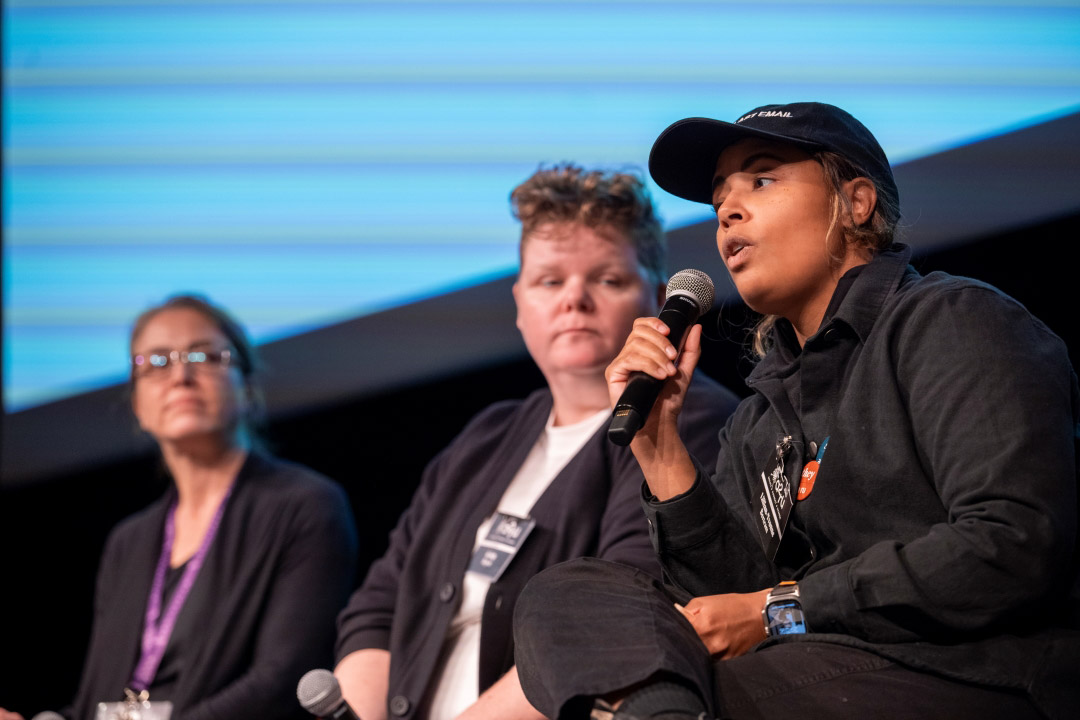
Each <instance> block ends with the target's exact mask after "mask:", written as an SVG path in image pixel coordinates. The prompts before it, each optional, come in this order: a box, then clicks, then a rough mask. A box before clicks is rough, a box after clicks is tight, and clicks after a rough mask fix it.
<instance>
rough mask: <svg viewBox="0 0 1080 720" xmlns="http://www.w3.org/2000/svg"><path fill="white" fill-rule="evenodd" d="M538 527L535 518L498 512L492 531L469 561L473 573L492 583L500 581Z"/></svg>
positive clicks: (492, 524) (490, 530)
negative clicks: (534, 529)
mask: <svg viewBox="0 0 1080 720" xmlns="http://www.w3.org/2000/svg"><path fill="white" fill-rule="evenodd" d="M534 527H536V520H534V519H532V518H519V517H515V516H514V515H509V514H507V513H495V518H494V520H493V521H492V523H491V528H490V529H489V530H488V532H487V535H485V536H484V538H483V539H482V540H481V541H480V543H479V544H478V545H477V546H476V550H475V551H474V552H473V556H472V560H470V561H469V572H472V573H476V574H478V575H483V576H484V577H486V578H488V579H489V580H490V581H491V582H495V581H496V580H498V579H499V577H500V576H502V574H503V572H504V571H505V570H506V568H507V566H509V565H510V562H511V561H512V560H513V559H514V556H515V555H517V553H518V550H520V549H521V546H522V545H524V544H525V538H527V537H529V533H531V532H532V529H533V528H534Z"/></svg>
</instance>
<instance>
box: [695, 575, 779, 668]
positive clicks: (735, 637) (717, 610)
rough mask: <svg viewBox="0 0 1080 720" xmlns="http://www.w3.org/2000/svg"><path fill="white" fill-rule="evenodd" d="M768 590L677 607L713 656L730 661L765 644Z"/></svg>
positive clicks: (707, 598)
mask: <svg viewBox="0 0 1080 720" xmlns="http://www.w3.org/2000/svg"><path fill="white" fill-rule="evenodd" d="M768 594H769V590H768V588H766V589H765V590H761V591H759V592H753V593H727V594H725V595H706V596H705V597H696V598H694V599H693V600H691V601H690V602H688V603H686V607H682V606H680V605H676V606H675V607H676V608H677V609H678V610H679V612H681V613H682V614H683V616H684V617H685V618H686V619H687V620H689V621H690V624H691V625H693V626H694V630H695V631H696V632H697V634H698V637H700V638H701V641H702V642H703V643H705V647H706V648H708V650H709V654H711V655H712V656H713V657H715V658H719V659H727V658H733V657H738V656H740V655H743V654H745V653H746V652H747V651H748V650H750V648H752V647H754V646H755V645H757V644H758V643H759V642H761V641H762V640H764V639H765V638H766V637H767V635H766V634H765V623H764V622H763V621H762V619H761V609H762V608H764V607H765V596H766V595H768Z"/></svg>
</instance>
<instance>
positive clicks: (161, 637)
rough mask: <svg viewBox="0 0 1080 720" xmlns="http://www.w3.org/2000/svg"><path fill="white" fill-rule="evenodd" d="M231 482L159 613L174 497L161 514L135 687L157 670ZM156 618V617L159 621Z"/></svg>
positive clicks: (140, 687) (214, 531)
mask: <svg viewBox="0 0 1080 720" xmlns="http://www.w3.org/2000/svg"><path fill="white" fill-rule="evenodd" d="M232 490H233V489H232V486H229V491H228V492H227V493H225V497H224V498H222V500H221V504H220V505H218V509H217V511H216V512H215V513H214V518H213V519H212V520H211V521H210V527H208V528H207V529H206V535H204V536H203V540H202V544H201V545H199V549H198V550H196V551H195V554H194V555H192V556H191V559H189V560H188V561H187V567H186V568H184V575H183V577H181V578H180V584H179V585H178V586H177V588H176V592H174V593H173V596H172V598H171V599H170V600H169V607H167V608H166V609H165V615H164V617H162V615H161V601H162V598H163V596H164V594H165V571H166V570H167V569H168V567H169V559H170V558H171V556H172V546H173V540H174V539H175V538H176V517H175V516H176V500H173V503H172V505H171V506H170V507H169V514H168V516H167V517H166V518H165V540H164V542H163V544H162V546H161V557H159V558H158V563H157V569H156V570H155V571H154V584H153V585H151V586H150V599H149V601H148V602H147V607H146V622H145V623H144V625H143V636H142V654H141V655H140V656H139V664H138V665H136V666H135V673H134V675H132V678H131V687H133V688H134V689H136V690H146V689H147V688H149V687H150V682H151V681H152V680H153V679H154V675H156V674H157V671H158V666H159V665H161V658H163V657H164V656H165V646H166V645H168V644H169V637H170V636H171V635H172V631H173V628H174V627H175V626H176V618H177V617H178V616H179V615H180V610H181V609H182V608H183V607H184V601H185V600H187V596H188V593H190V592H191V586H192V585H194V584H195V578H196V577H198V575H199V570H200V569H201V568H202V564H203V561H204V560H205V559H206V553H207V552H208V551H209V550H210V544H211V543H212V542H214V536H215V535H217V531H218V525H220V524H221V516H222V515H224V514H225V504H226V503H227V502H228V501H229V496H230V495H232ZM159 620H160V621H159Z"/></svg>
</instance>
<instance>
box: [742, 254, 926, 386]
mask: <svg viewBox="0 0 1080 720" xmlns="http://www.w3.org/2000/svg"><path fill="white" fill-rule="evenodd" d="M910 260H911V248H910V247H908V246H907V245H904V244H902V243H894V244H893V245H891V246H890V247H889V248H888V249H886V250H882V251H881V252H879V253H877V254H876V255H875V256H874V258H873V259H872V260H871V261H870V262H869V263H868V264H866V265H859V266H858V267H854V268H852V269H851V270H848V271H847V272H846V273H844V276H843V277H842V278H840V282H839V283H837V286H836V290H835V291H834V292H833V297H832V299H831V300H830V301H829V307H828V309H827V310H826V311H825V317H824V318H822V322H821V327H820V328H819V329H818V332H821V330H823V329H825V328H826V327H827V326H829V325H831V324H833V323H837V322H842V323H844V324H846V325H847V326H849V327H850V328H851V329H852V330H854V331H855V334H856V335H858V337H859V340H860V341H861V342H866V338H867V337H868V336H869V335H870V331H871V330H872V329H873V327H874V322H875V321H876V320H877V318H878V315H880V314H881V308H882V306H883V305H884V304H885V299H886V298H887V297H888V296H889V295H890V294H892V293H893V292H894V291H895V290H896V288H897V287H898V286H899V284H900V279H901V278H902V277H903V276H904V273H905V272H906V271H907V268H908V263H909V261H910ZM772 335H773V350H772V351H770V352H769V353H768V354H767V355H766V356H765V358H763V359H762V361H761V362H760V363H759V364H758V366H757V367H756V368H754V371H753V372H751V377H755V376H757V377H760V376H762V375H763V374H764V373H765V372H768V371H776V370H779V369H780V368H781V367H784V366H787V365H789V364H790V363H791V362H792V361H793V360H795V358H797V357H798V356H799V355H800V354H801V348H800V347H799V341H798V338H796V336H795V330H794V328H792V327H791V323H789V322H788V321H787V320H785V319H784V318H778V319H777V321H776V325H775V326H774V327H773V329H772ZM814 335H815V336H816V335H817V333H815V334H814ZM759 371H760V372H759Z"/></svg>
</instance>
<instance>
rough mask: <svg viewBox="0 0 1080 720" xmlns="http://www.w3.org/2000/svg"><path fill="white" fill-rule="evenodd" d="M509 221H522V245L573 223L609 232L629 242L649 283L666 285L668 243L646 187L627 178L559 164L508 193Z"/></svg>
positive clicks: (636, 180) (536, 173)
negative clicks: (545, 229)
mask: <svg viewBox="0 0 1080 720" xmlns="http://www.w3.org/2000/svg"><path fill="white" fill-rule="evenodd" d="M510 205H511V208H512V211H513V213H514V217H515V218H517V219H518V220H520V221H521V243H522V245H524V243H525V241H526V239H527V238H528V236H529V235H530V234H531V233H532V232H533V231H534V230H536V228H537V227H539V226H540V225H543V224H545V223H551V222H576V223H581V224H583V225H585V226H586V227H589V228H593V229H596V228H602V227H610V228H613V229H615V230H618V231H619V232H621V233H623V234H625V235H626V237H627V238H629V239H630V242H631V244H632V245H633V247H634V251H635V253H636V254H637V260H638V263H639V264H640V265H641V266H642V267H643V268H645V270H646V272H648V274H649V279H650V280H653V281H655V282H657V283H664V282H666V281H667V240H666V239H665V238H664V229H663V226H662V225H661V223H660V218H659V216H658V215H657V213H656V209H655V208H654V207H653V202H652V198H651V197H650V196H649V192H648V190H647V189H646V188H645V183H644V182H642V180H641V178H639V177H637V176H635V175H631V174H629V173H620V172H605V171H603V170H592V171H586V170H585V169H584V168H581V167H579V166H577V165H573V164H570V163H564V164H562V165H556V166H554V167H551V168H546V169H545V168H543V167H541V168H540V169H539V170H537V171H536V172H535V173H533V174H532V176H531V177H529V179H528V180H526V181H525V182H523V183H521V184H520V185H518V186H517V187H516V188H514V190H513V192H511V193H510Z"/></svg>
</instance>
